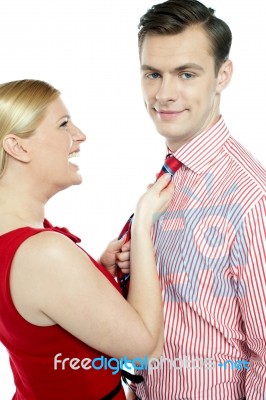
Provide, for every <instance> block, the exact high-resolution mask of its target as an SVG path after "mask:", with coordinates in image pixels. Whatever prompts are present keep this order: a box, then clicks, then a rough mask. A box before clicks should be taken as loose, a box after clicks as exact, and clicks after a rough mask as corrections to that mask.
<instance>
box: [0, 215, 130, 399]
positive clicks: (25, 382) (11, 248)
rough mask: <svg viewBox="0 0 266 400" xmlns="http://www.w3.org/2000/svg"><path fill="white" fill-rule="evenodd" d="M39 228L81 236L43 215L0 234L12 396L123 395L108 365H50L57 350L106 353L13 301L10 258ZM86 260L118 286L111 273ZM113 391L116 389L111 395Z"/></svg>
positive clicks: (1, 307) (2, 327) (3, 332)
mask: <svg viewBox="0 0 266 400" xmlns="http://www.w3.org/2000/svg"><path fill="white" fill-rule="evenodd" d="M44 230H45V231H56V232H60V233H62V234H64V235H66V236H68V237H69V238H70V239H71V240H73V241H74V242H75V243H77V242H79V241H80V239H79V238H77V237H76V236H74V235H72V234H71V233H70V232H69V231H68V230H67V229H65V228H57V227H53V226H52V225H51V224H50V223H49V222H48V221H47V220H45V221H44V229H35V228H30V227H25V228H19V229H16V230H14V231H10V232H7V233H5V234H4V235H1V236H0V340H1V342H2V343H3V345H4V346H5V347H6V349H7V351H8V353H9V356H10V365H11V368H12V371H13V375H14V381H15V385H16V393H15V395H14V397H13V400H90V399H91V400H99V399H106V400H107V399H115V400H124V399H125V395H124V391H123V388H122V387H120V390H119V385H120V384H121V374H120V372H119V373H117V374H112V372H114V371H112V370H110V369H104V368H102V369H100V370H96V369H93V368H90V369H88V365H89V364H86V363H85V364H83V366H85V367H84V368H83V367H82V368H81V367H80V368H79V369H72V368H70V367H69V364H68V365H66V368H65V370H63V368H60V364H58V368H57V369H56V370H55V369H54V357H55V356H56V355H57V354H58V353H61V354H62V355H61V356H59V358H60V359H61V360H62V359H63V358H67V357H69V358H70V359H72V358H78V359H79V360H84V359H91V360H93V359H95V358H99V357H102V356H103V357H106V358H107V356H105V355H103V354H102V353H100V352H99V351H97V350H95V349H93V348H91V347H89V346H87V345H86V344H85V343H83V342H82V341H80V340H79V339H77V338H75V337H74V336H73V335H71V334H70V333H68V332H67V331H66V330H64V329H63V328H61V327H60V326H59V325H53V326H47V327H40V326H37V325H33V324H31V323H29V322H27V321H26V320H25V319H24V318H23V317H22V316H21V315H20V314H19V313H18V311H17V310H16V308H15V306H14V304H13V301H12V298H11V293H10V285H9V275H10V269H11V263H12V260H13V257H14V255H15V253H16V251H17V249H18V247H19V246H20V245H21V244H22V242H23V241H24V240H26V239H27V238H29V237H30V236H33V235H35V234H38V233H39V232H43V231H44ZM88 257H90V256H89V255H88ZM90 259H91V260H92V262H93V263H94V264H95V267H96V268H98V269H99V270H100V271H101V272H102V273H103V274H104V275H105V276H106V277H107V279H108V280H109V281H110V282H111V284H113V285H114V286H115V287H116V288H117V290H119V287H118V285H117V283H116V281H115V280H114V279H113V278H112V276H111V275H110V274H109V273H108V272H107V271H106V270H105V269H104V268H103V267H102V266H101V265H99V264H97V262H96V261H95V260H93V259H92V258H91V257H90ZM66 312H67V310H66ZM107 359H108V358H107ZM99 363H100V361H99ZM99 363H98V364H96V365H99ZM61 365H62V364H61ZM73 365H74V364H73ZM79 365H81V364H79ZM113 391H114V392H116V393H117V394H112V395H111V394H110V393H112V392H113Z"/></svg>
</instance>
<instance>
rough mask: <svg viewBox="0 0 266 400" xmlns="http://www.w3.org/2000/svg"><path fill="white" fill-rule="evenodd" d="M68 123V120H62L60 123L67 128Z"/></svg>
mask: <svg viewBox="0 0 266 400" xmlns="http://www.w3.org/2000/svg"><path fill="white" fill-rule="evenodd" d="M67 125H68V120H67V121H64V122H62V124H61V125H60V128H65V127H67Z"/></svg>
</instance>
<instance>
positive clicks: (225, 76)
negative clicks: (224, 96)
mask: <svg viewBox="0 0 266 400" xmlns="http://www.w3.org/2000/svg"><path fill="white" fill-rule="evenodd" d="M232 74H233V63H232V61H231V60H227V61H225V62H224V63H223V64H222V66H221V68H220V70H219V72H218V76H217V86H216V93H218V94H220V93H221V92H222V91H223V90H224V89H225V88H226V87H227V86H228V85H229V83H230V81H231V78H232Z"/></svg>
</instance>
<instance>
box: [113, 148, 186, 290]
mask: <svg viewBox="0 0 266 400" xmlns="http://www.w3.org/2000/svg"><path fill="white" fill-rule="evenodd" d="M181 165H182V163H181V162H180V161H179V160H177V159H176V158H175V157H174V156H173V155H172V154H167V156H166V159H165V162H164V165H163V166H162V169H161V171H160V172H159V174H158V176H157V179H159V178H160V177H161V176H162V175H163V174H166V173H169V174H171V176H173V175H174V174H175V173H176V171H177V170H178V169H179V168H180V167H181ZM133 217H134V214H132V215H131V216H130V217H129V219H128V220H127V222H126V224H125V226H124V227H123V229H122V231H121V232H120V235H119V236H118V239H121V238H122V237H123V236H124V235H126V240H125V243H126V242H128V241H129V240H130V237H131V236H130V230H131V224H132V219H133ZM129 277H130V274H123V273H122V272H121V271H120V269H118V270H117V279H118V282H119V284H120V287H121V289H122V292H123V295H124V297H127V292H128V282H129Z"/></svg>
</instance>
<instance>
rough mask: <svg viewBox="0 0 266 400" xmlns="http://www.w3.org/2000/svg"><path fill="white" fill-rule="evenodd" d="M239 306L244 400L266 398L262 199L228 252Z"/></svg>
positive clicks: (265, 208)
mask: <svg viewBox="0 0 266 400" xmlns="http://www.w3.org/2000/svg"><path fill="white" fill-rule="evenodd" d="M231 256H232V261H233V266H234V267H235V268H237V266H238V268H237V269H238V273H237V275H238V284H237V285H238V294H239V303H240V309H241V314H242V319H243V322H244V326H243V329H244V331H245V332H246V343H247V349H246V350H247V353H249V354H250V359H249V360H247V361H249V367H248V370H247V374H246V398H247V400H252V399H256V400H265V399H266V197H265V196H264V197H263V198H262V199H260V200H259V201H258V202H257V203H256V204H255V205H253V207H252V209H251V210H249V212H248V213H247V215H245V216H244V218H243V223H242V226H241V228H240V229H239V230H238V232H237V235H236V241H235V243H234V246H233V249H232V254H231Z"/></svg>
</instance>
